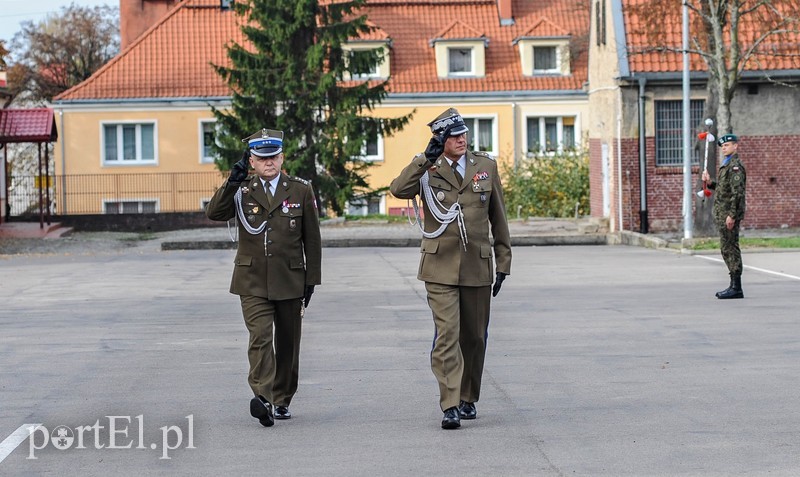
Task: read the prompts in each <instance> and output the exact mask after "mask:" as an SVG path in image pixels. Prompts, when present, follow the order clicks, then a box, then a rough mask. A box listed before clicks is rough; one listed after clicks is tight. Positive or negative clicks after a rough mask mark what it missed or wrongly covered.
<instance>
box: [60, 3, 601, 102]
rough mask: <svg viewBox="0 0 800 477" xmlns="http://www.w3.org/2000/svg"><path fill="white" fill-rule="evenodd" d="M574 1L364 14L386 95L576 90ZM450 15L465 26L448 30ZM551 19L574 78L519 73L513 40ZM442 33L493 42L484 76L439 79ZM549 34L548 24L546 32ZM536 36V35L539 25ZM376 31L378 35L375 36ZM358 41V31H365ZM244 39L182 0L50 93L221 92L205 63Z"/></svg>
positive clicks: (371, 9) (581, 27)
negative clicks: (104, 60) (88, 73)
mask: <svg viewBox="0 0 800 477" xmlns="http://www.w3.org/2000/svg"><path fill="white" fill-rule="evenodd" d="M580 4H581V2H575V1H574V0H514V1H513V12H514V19H515V24H514V25H512V26H500V22H499V19H498V12H497V3H496V1H495V0H438V1H432V0H425V1H422V0H370V1H368V3H367V10H366V13H367V15H368V18H369V20H370V21H371V22H372V23H373V24H374V25H376V26H377V27H378V28H380V31H381V32H383V33H385V35H386V36H388V38H389V39H391V42H392V43H391V44H392V49H391V52H390V61H391V63H390V67H391V72H392V78H391V81H390V83H389V84H390V92H391V93H406V94H409V93H414V94H424V93H441V92H455V93H475V92H498V91H523V90H580V89H581V88H582V86H583V83H584V82H585V81H586V80H587V65H588V53H587V52H586V51H587V48H586V46H587V42H588V33H587V30H588V27H589V11H588V8H587V7H586V6H580ZM454 20H458V23H459V24H460V25H461V26H457V27H455V29H450V28H449V27H451V26H453V23H454ZM548 24H549V25H552V26H556V25H558V27H557V28H556V29H555V30H557V31H558V33H559V35H558V36H562V35H563V34H564V33H568V34H569V35H571V36H572V39H573V41H576V42H578V48H577V49H576V51H582V52H583V53H581V54H579V55H574V56H573V58H572V65H571V71H572V74H571V75H570V76H564V77H559V76H540V77H536V76H533V77H531V76H523V74H522V70H521V66H520V55H519V51H518V49H517V46H515V45H514V44H513V41H514V40H515V39H517V38H518V37H520V36H523V35H526V34H528V32H530V31H531V30H532V29H533V30H536V28H535V27H536V26H537V25H548ZM442 32H447V34H448V39H453V35H466V34H468V35H469V38H475V33H476V32H477V33H479V34H482V35H484V36H485V37H486V38H487V39H488V40H489V45H488V48H487V51H486V76H485V77H484V78H458V79H450V78H448V79H439V78H438V77H437V75H436V62H435V53H434V48H432V47H431V44H430V41H431V40H433V39H436V38H437V37H438V35H439V34H440V33H442ZM545 33H546V34H547V36H552V31H548V32H545ZM536 34H537V35H539V34H540V33H538V31H536ZM377 35H378V37H380V38H384V37H383V36H382V35H381V34H380V33H378V34H377ZM370 38H371V36H370ZM362 39H363V38H362ZM234 41H235V42H239V43H243V42H244V37H243V35H242V33H241V31H240V30H239V28H238V25H237V17H236V15H235V14H234V13H233V12H232V11H221V10H220V9H219V0H184V1H183V2H181V3H180V4H178V5H176V6H175V7H174V8H173V9H172V10H171V11H170V12H169V13H168V14H167V15H165V16H164V18H162V20H161V21H159V22H158V23H157V24H156V25H154V26H153V27H151V28H150V29H149V30H147V31H146V32H145V33H144V34H142V36H141V37H140V38H139V39H138V40H137V41H135V42H134V43H132V44H131V45H130V46H129V47H128V48H126V49H125V50H124V51H122V52H121V53H120V54H119V55H118V56H117V57H116V58H114V59H113V60H112V61H110V62H109V63H108V64H106V65H105V66H104V67H103V68H101V69H100V70H99V71H97V72H96V73H95V74H94V75H93V76H92V77H90V78H89V79H87V80H86V81H84V82H83V83H81V84H79V85H77V86H75V87H73V88H71V89H70V90H68V91H66V92H64V93H62V94H61V95H59V96H58V97H56V98H55V100H56V101H59V100H66V101H71V100H109V99H111V100H113V99H134V98H197V97H203V98H207V97H227V96H229V90H228V87H227V85H226V84H225V83H224V82H223V81H222V80H221V79H220V77H219V76H218V75H217V74H216V73H215V72H214V70H213V69H212V67H211V64H223V65H224V64H227V55H226V50H225V45H226V44H228V43H229V42H234Z"/></svg>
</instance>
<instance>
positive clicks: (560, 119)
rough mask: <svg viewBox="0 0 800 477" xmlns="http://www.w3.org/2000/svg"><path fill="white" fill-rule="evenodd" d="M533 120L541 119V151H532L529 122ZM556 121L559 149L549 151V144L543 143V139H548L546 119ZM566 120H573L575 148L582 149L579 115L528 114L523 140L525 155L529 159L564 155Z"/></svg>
mask: <svg viewBox="0 0 800 477" xmlns="http://www.w3.org/2000/svg"><path fill="white" fill-rule="evenodd" d="M533 118H538V119H539V128H538V129H539V138H538V139H539V141H538V142H539V145H540V148H539V151H535V152H533V151H530V150H529V146H530V142H531V141H530V138H529V137H528V121H529V120H530V119H533ZM553 118H555V119H556V143H557V144H558V145H557V147H556V148H555V149H553V150H547V144H546V142H545V141H542V139H543V138H545V137H546V129H545V126H546V123H545V120H546V119H553ZM564 118H573V123H572V129H573V135H574V136H575V145H574V146H573V147H574V148H575V149H578V148H580V145H581V142H580V139H581V129H580V122H579V116H578V114H577V113H576V114H562V115H559V116H555V115H552V114H527V115H525V128H524V130H523V131H524V136H525V137H524V138H523V140H524V141H525V142H524V145H525V154H526V156H528V157H532V156H533V155H536V154H545V155H548V156H554V155H556V154H563V153H564Z"/></svg>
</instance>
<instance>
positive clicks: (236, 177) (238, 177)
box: [228, 151, 250, 185]
mask: <svg viewBox="0 0 800 477" xmlns="http://www.w3.org/2000/svg"><path fill="white" fill-rule="evenodd" d="M248 159H250V152H249V151H244V154H242V158H241V159H240V160H239V162H237V163H236V164H234V165H233V167H231V175H230V176H228V183H230V184H233V185H239V184H241V183H242V182H243V181H244V180H245V179H246V178H247V166H248Z"/></svg>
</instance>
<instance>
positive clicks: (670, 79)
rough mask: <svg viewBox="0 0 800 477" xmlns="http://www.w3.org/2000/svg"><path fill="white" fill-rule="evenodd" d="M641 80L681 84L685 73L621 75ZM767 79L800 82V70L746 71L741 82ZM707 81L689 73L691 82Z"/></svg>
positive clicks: (702, 74)
mask: <svg viewBox="0 0 800 477" xmlns="http://www.w3.org/2000/svg"><path fill="white" fill-rule="evenodd" d="M640 78H644V79H646V80H647V81H649V82H651V83H681V82H682V81H683V73H682V72H680V71H672V72H668V73H641V72H638V73H629V74H628V75H620V78H619V79H620V80H621V81H630V82H637V81H638V80H639V79H640ZM767 78H774V79H781V80H796V81H800V69H793V70H771V71H745V72H743V73H742V75H741V81H743V82H754V81H763V82H767V81H768V79H767ZM707 80H708V73H707V72H705V71H694V72H691V73H689V81H692V82H695V81H696V82H705V81H707Z"/></svg>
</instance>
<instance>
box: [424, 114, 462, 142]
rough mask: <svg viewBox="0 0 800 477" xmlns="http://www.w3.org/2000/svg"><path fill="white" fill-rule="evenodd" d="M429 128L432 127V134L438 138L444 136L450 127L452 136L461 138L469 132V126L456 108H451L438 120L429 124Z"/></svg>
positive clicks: (437, 118)
mask: <svg viewBox="0 0 800 477" xmlns="http://www.w3.org/2000/svg"><path fill="white" fill-rule="evenodd" d="M428 126H430V128H431V132H432V133H433V134H434V135H436V136H438V135H439V134H442V133H443V132H444V130H445V129H447V128H448V127H450V135H451V136H460V135H462V134H464V133H465V132H468V131H469V128H468V127H467V125H466V124H464V118H462V117H461V114H459V112H458V110H456V108H449V109H448V110H447V111H445V112H443V113H442V114H440V115H439V116H437V117H436V119H434V120H433V121H431V122H429V123H428Z"/></svg>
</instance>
